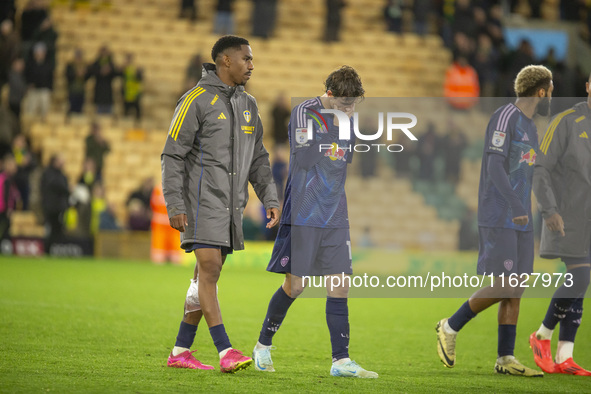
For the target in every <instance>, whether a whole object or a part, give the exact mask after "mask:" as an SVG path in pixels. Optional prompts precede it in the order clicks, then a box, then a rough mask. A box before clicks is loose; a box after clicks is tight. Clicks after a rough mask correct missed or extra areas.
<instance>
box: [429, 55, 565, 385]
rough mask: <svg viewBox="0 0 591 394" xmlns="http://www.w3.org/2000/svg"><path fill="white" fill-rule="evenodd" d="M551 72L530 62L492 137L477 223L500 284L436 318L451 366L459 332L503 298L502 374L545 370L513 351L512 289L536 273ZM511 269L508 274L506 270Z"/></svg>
mask: <svg viewBox="0 0 591 394" xmlns="http://www.w3.org/2000/svg"><path fill="white" fill-rule="evenodd" d="M553 89H554V86H553V83H552V73H551V72H550V70H548V69H547V68H546V67H543V66H527V67H525V68H523V69H522V70H521V71H520V72H519V74H518V75H517V78H516V79H515V86H514V90H515V94H516V95H517V100H516V102H515V103H514V104H513V103H510V104H506V105H504V106H502V107H500V108H499V109H498V110H497V111H496V112H495V113H494V114H493V116H492V117H491V119H490V121H489V123H488V127H487V129H486V135H485V149H484V155H483V157H482V169H481V172H480V186H479V191H478V226H479V235H480V246H479V254H478V268H477V272H478V274H479V275H484V274H486V275H489V274H491V273H492V274H493V275H495V276H496V277H497V278H496V280H495V282H494V285H493V286H488V287H485V288H482V289H480V290H478V291H477V292H476V293H474V294H473V295H472V297H470V299H469V300H468V301H466V302H465V303H464V304H463V305H462V306H461V307H460V309H458V311H457V312H456V313H454V314H453V315H452V316H451V317H450V318H449V319H442V320H441V321H439V323H437V327H436V330H437V353H438V354H439V358H440V359H441V361H442V362H443V364H444V365H445V366H446V367H449V368H452V367H453V366H454V365H455V360H456V355H455V347H456V335H457V333H458V332H459V331H460V330H461V329H462V327H464V325H465V324H466V323H468V321H470V319H472V318H473V317H474V316H476V315H477V314H478V313H480V312H482V311H483V310H485V309H487V308H489V307H490V306H492V305H494V304H496V303H497V302H498V303H499V315H498V323H499V327H498V348H497V352H498V357H497V362H496V364H495V371H496V372H497V373H500V374H509V375H520V376H543V373H542V372H539V371H536V370H534V369H531V368H528V367H526V366H524V365H522V364H521V363H520V362H519V361H517V359H516V358H515V356H514V349H515V332H516V325H517V317H518V316H519V303H520V298H521V295H522V294H523V291H524V288H522V287H511V286H510V283H509V280H508V277H509V275H511V274H513V275H517V274H522V273H528V274H531V273H532V270H533V261H534V236H533V231H532V230H533V229H532V216H531V189H532V178H533V170H534V166H533V165H534V163H535V159H536V152H537V150H538V134H537V130H536V126H535V124H534V122H533V121H532V117H533V116H534V114H535V113H536V112H539V113H541V114H547V113H548V110H549V104H550V98H551V97H552V90H553ZM502 274H504V276H503V277H501V275H502Z"/></svg>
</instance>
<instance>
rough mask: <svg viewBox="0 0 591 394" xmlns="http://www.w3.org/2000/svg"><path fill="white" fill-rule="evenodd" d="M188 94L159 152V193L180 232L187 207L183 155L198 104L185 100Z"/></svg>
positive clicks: (195, 121) (196, 122)
mask: <svg viewBox="0 0 591 394" xmlns="http://www.w3.org/2000/svg"><path fill="white" fill-rule="evenodd" d="M187 98H189V100H190V95H188V96H187V97H185V99H184V100H182V101H180V102H179V103H178V105H177V108H176V110H175V115H174V117H173V119H172V123H171V125H170V130H169V132H168V136H167V138H166V144H165V145H164V150H163V152H162V156H161V164H162V193H163V195H164V201H165V202H166V209H167V211H168V218H169V220H170V225H171V226H172V227H173V228H174V229H176V230H179V231H181V232H184V231H185V226H186V224H187V211H186V208H185V202H184V199H183V181H184V176H185V159H186V157H187V154H188V153H189V152H190V151H191V148H192V147H193V142H194V140H195V135H196V133H197V131H198V130H199V120H198V118H197V104H196V103H195V102H191V103H189V102H187ZM185 104H186V105H185Z"/></svg>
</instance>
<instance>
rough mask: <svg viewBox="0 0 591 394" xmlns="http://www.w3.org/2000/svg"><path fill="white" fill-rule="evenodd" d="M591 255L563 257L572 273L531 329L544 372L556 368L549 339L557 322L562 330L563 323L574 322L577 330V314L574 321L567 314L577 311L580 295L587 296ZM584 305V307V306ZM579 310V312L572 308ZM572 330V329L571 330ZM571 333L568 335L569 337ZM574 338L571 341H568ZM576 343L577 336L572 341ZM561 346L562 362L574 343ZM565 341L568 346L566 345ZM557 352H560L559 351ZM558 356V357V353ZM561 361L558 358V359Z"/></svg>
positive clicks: (538, 359) (569, 271)
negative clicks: (544, 314)
mask: <svg viewBox="0 0 591 394" xmlns="http://www.w3.org/2000/svg"><path fill="white" fill-rule="evenodd" d="M590 259H591V258H589V257H587V258H582V259H581V258H563V259H562V260H563V261H564V263H565V264H566V271H567V274H570V275H571V276H570V278H567V279H566V280H565V282H564V283H563V284H562V286H560V287H559V288H558V289H556V291H555V292H554V295H553V296H552V300H551V301H550V305H549V306H548V310H547V311H546V316H545V317H544V320H543V321H542V324H541V325H540V328H539V329H538V330H537V331H535V332H534V333H532V334H531V335H530V337H529V343H530V346H531V348H532V351H533V353H534V360H535V362H536V364H537V365H538V366H539V367H540V368H542V369H543V370H544V371H545V372H548V373H553V372H554V371H555V363H554V360H553V359H552V351H551V349H550V342H551V340H552V334H553V332H554V329H555V328H556V325H557V324H558V322H560V325H561V332H562V327H563V324H564V325H565V326H573V329H574V332H575V333H576V328H574V325H576V321H577V320H578V319H577V318H573V319H571V320H572V322H570V323H569V322H568V321H565V320H564V319H565V317H566V316H567V315H568V314H569V312H570V311H571V309H573V310H574V311H577V310H579V308H577V307H576V306H575V305H574V303H575V302H576V301H577V299H578V298H579V297H584V294H585V292H586V291H587V287H588V286H589V272H590V264H589V260H590ZM581 309H582V308H581ZM573 313H576V312H573ZM568 331H570V330H568ZM568 336H569V335H567V337H568ZM565 342H571V341H565ZM572 342H573V343H574V337H573V341H572ZM559 345H560V350H561V352H562V353H563V355H562V356H561V357H560V360H561V361H560V362H564V361H566V360H567V359H568V358H569V357H566V358H565V356H567V355H568V354H569V353H570V355H571V356H572V352H570V350H571V349H572V346H571V344H567V343H564V344H561V343H560V342H559ZM565 345H566V346H565ZM557 356H558V355H557ZM557 359H558V357H557ZM557 362H558V360H557Z"/></svg>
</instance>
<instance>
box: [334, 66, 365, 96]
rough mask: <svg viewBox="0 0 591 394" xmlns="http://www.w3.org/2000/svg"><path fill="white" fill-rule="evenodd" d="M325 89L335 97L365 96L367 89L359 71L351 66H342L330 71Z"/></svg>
mask: <svg viewBox="0 0 591 394" xmlns="http://www.w3.org/2000/svg"><path fill="white" fill-rule="evenodd" d="M324 87H325V91H326V92H328V91H329V90H330V91H331V92H332V95H333V96H334V97H363V95H364V94H365V90H364V89H363V84H362V83H361V78H360V77H359V74H357V71H355V69H354V68H353V67H351V66H342V67H341V68H339V69H337V70H335V71H333V72H331V73H330V75H329V76H328V78H326V81H325V82H324Z"/></svg>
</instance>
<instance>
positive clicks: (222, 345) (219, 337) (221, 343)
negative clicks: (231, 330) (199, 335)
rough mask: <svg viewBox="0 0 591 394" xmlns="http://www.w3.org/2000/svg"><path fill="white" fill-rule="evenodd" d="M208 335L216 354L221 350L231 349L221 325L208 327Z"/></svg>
mask: <svg viewBox="0 0 591 394" xmlns="http://www.w3.org/2000/svg"><path fill="white" fill-rule="evenodd" d="M209 334H210V335H211V339H213V344H214V345H215V348H216V349H217V350H218V353H219V352H221V351H222V350H226V349H227V348H229V347H232V345H231V344H230V339H229V338H228V334H226V329H225V327H224V325H223V324H218V325H217V326H213V327H209Z"/></svg>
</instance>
